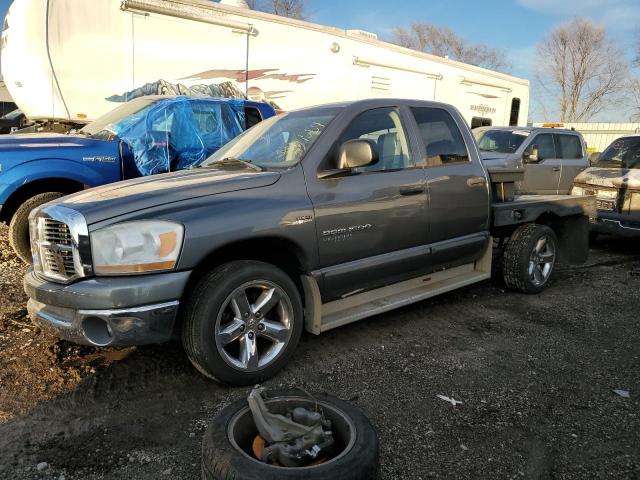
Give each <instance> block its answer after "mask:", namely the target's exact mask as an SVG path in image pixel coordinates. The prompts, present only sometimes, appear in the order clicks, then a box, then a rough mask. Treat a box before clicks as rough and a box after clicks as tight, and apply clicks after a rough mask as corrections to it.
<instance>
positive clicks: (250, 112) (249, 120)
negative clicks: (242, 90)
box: [244, 107, 262, 130]
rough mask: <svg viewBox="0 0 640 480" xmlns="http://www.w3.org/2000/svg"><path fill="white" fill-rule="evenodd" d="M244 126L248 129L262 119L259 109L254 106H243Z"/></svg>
mask: <svg viewBox="0 0 640 480" xmlns="http://www.w3.org/2000/svg"><path fill="white" fill-rule="evenodd" d="M244 118H245V126H244V127H245V128H246V129H247V130H248V129H249V128H251V127H253V126H254V125H255V124H256V123H260V122H261V121H262V115H261V114H260V110H258V109H257V108H255V107H244Z"/></svg>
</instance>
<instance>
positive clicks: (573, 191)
mask: <svg viewBox="0 0 640 480" xmlns="http://www.w3.org/2000/svg"><path fill="white" fill-rule="evenodd" d="M571 195H579V196H583V195H584V188H582V187H578V186H577V185H574V186H573V188H572V189H571Z"/></svg>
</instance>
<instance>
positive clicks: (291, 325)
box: [182, 260, 304, 386]
mask: <svg viewBox="0 0 640 480" xmlns="http://www.w3.org/2000/svg"><path fill="white" fill-rule="evenodd" d="M252 282H253V283H256V284H259V285H260V286H259V287H252V286H247V285H249V284H252ZM262 288H264V290H261V289H262ZM243 289H244V290H243ZM271 289H273V290H274V292H275V293H273V295H272V296H271V297H269V298H273V299H275V300H274V301H278V303H277V304H275V306H268V305H270V303H269V302H270V301H271V300H268V301H266V304H265V305H266V306H265V307H264V308H265V309H266V310H265V311H264V312H261V311H260V310H259V309H257V311H255V312H254V307H256V306H258V305H259V303H260V299H261V298H262V297H258V298H255V297H252V298H249V297H251V295H252V294H254V295H257V293H256V292H257V291H261V292H262V293H264V294H265V295H266V294H267V293H268V291H270V290H271ZM242 290H243V291H244V292H245V296H244V298H245V299H247V300H248V304H245V305H246V307H247V308H244V309H242V311H243V312H245V313H243V314H242V317H243V318H241V319H239V320H238V316H239V315H240V313H235V310H234V303H233V301H232V300H231V296H233V295H235V294H236V292H239V291H242ZM238 295H240V294H238ZM261 295H262V294H261ZM240 296H241V295H240ZM240 296H238V297H237V298H240ZM233 298H234V299H235V298H236V296H234V297H233ZM241 303H242V302H241V301H240V302H236V304H235V305H236V306H237V305H240V304H241ZM238 308H239V307H238ZM247 310H250V312H247ZM262 313H263V315H264V316H261V315H262ZM182 321H183V323H182V343H183V345H184V349H185V351H186V352H187V356H188V357H189V360H190V361H191V363H192V364H193V365H194V366H195V367H196V368H197V369H198V370H199V371H200V372H201V373H202V374H204V375H205V376H207V377H209V378H212V379H214V380H216V381H218V382H221V383H225V384H228V385H238V386H245V385H255V384H256V383H261V382H263V381H264V380H266V379H268V378H270V377H272V376H274V375H275V374H276V373H277V372H278V371H279V370H281V369H282V368H283V367H284V366H285V364H286V363H287V362H288V361H289V359H290V358H291V355H292V354H293V351H294V350H295V348H296V346H297V345H298V342H299V340H300V336H301V335H302V328H303V322H304V313H303V308H302V300H301V298H300V293H299V292H298V289H297V288H296V285H295V284H294V283H293V280H291V278H290V277H289V276H288V275H287V274H286V273H285V272H283V271H282V270H280V269H279V268H277V267H275V266H273V265H271V264H268V263H264V262H256V261H244V260H243V261H234V262H231V263H227V264H224V265H221V266H219V267H217V268H215V269H214V270H212V271H211V272H209V273H208V274H207V275H205V276H204V277H203V278H202V279H201V280H200V281H199V282H198V284H197V285H196V287H195V289H194V291H193V293H192V294H191V295H190V296H189V297H188V298H187V300H186V303H185V310H184V313H183V317H182ZM223 322H228V323H223ZM234 324H235V325H239V326H238V327H237V328H235V327H234ZM261 325H262V327H263V330H260V326H261ZM225 326H226V327H225ZM267 326H268V328H267ZM225 328H226V330H225ZM240 328H241V329H242V330H239V329H240ZM224 332H227V333H226V335H227V336H226V337H224V336H223V333H224ZM270 335H271V336H277V337H278V339H279V341H278V342H276V341H275V340H270V338H271V337H270ZM236 336H237V337H236ZM225 338H235V339H234V340H231V341H229V342H228V345H227V347H225V348H223V346H222V343H224V342H225ZM219 342H220V343H219ZM271 342H273V345H272V348H271V347H266V346H269V345H270V344H271ZM248 345H255V349H251V348H250V347H249V346H248ZM243 346H244V354H243ZM227 348H229V349H230V350H233V349H234V348H235V349H237V358H236V355H235V353H234V352H233V351H230V350H227ZM261 348H262V351H261ZM270 348H271V349H270ZM265 349H266V350H265ZM251 351H257V355H254V356H252V355H250V353H249V352H251ZM246 357H248V358H249V360H248V361H247V362H245V364H244V365H242V364H241V363H242V361H243V360H244V359H245V358H246ZM270 357H273V358H270ZM234 362H235V363H234ZM257 362H264V364H262V365H260V364H258V363H257Z"/></svg>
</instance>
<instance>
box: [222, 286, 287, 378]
mask: <svg viewBox="0 0 640 480" xmlns="http://www.w3.org/2000/svg"><path fill="white" fill-rule="evenodd" d="M292 328H293V306H292V304H291V300H290V299H289V296H288V295H287V294H286V292H285V291H284V290H283V289H282V288H281V287H279V286H278V285H276V284H274V283H272V282H269V281H266V280H254V281H251V282H247V283H245V284H243V285H241V286H239V287H238V288H236V289H235V290H234V291H233V292H231V294H230V295H229V296H228V297H227V298H226V299H225V301H224V303H223V304H222V308H221V309H220V311H219V313H218V318H217V319H216V328H215V340H216V348H217V350H218V353H219V354H220V356H221V357H222V359H223V360H224V361H225V362H226V363H227V364H228V365H230V366H231V367H233V368H235V369H237V370H242V371H246V372H251V371H256V370H260V369H263V368H265V367H267V366H268V365H270V364H271V363H273V362H274V361H275V360H276V359H277V358H278V357H279V356H280V354H281V353H282V352H283V350H284V348H285V347H286V345H287V344H288V343H289V339H290V338H291V333H292Z"/></svg>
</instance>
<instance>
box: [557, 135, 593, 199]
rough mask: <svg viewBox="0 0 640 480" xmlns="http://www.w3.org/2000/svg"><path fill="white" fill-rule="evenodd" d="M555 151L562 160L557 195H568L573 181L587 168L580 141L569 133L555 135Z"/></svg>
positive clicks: (576, 136) (587, 162)
mask: <svg viewBox="0 0 640 480" xmlns="http://www.w3.org/2000/svg"><path fill="white" fill-rule="evenodd" d="M555 137H556V150H557V151H558V154H559V156H560V158H561V160H562V162H561V163H562V165H561V172H560V185H559V187H558V193H560V194H568V193H569V191H570V190H571V186H572V185H573V180H574V179H575V178H576V177H577V176H578V174H579V173H580V172H581V171H582V170H584V169H585V168H587V167H588V166H589V160H588V158H587V157H586V153H585V148H584V145H583V144H582V139H581V138H580V137H579V136H578V135H574V134H571V133H556V134H555Z"/></svg>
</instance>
